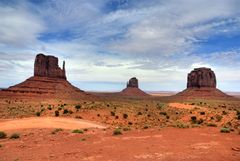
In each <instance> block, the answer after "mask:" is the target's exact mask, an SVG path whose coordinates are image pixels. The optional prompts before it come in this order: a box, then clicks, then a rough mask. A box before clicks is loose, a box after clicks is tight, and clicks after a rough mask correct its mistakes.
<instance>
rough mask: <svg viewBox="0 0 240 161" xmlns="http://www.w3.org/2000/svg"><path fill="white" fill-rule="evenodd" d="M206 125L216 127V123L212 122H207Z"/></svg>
mask: <svg viewBox="0 0 240 161" xmlns="http://www.w3.org/2000/svg"><path fill="white" fill-rule="evenodd" d="M207 126H210V127H217V125H216V124H214V123H208V124H207Z"/></svg>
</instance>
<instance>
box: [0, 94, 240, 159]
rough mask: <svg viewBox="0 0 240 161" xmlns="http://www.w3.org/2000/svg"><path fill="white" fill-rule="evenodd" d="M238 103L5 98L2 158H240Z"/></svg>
mask: <svg viewBox="0 0 240 161" xmlns="http://www.w3.org/2000/svg"><path fill="white" fill-rule="evenodd" d="M239 105H240V100H236V99H235V100H172V99H169V98H164V97H152V98H117V97H105V96H104V97H103V98H101V99H86V100H61V99H56V100H53V99H51V100H50V99H49V100H40V101H39V100H31V99H22V98H21V99H15V98H14V99H6V98H4V99H0V131H3V132H5V133H6V134H7V137H6V138H1V139H0V161H27V160H34V161H46V160H50V161H62V160H64V161H75V160H76V161H100V160H101V161H135V160H138V161H144V160H146V161H151V160H152V161H156V160H163V161H172V160H174V161H175V160H176V161H178V160H184V161H192V160H193V161H201V160H202V161H205V160H207V161H216V160H217V161H239V160H240V121H239V120H240V119H239V118H240V112H239V111H240V106H239ZM56 113H57V114H58V115H56ZM222 129H225V130H227V133H222V132H220V131H221V130H222ZM14 133H16V134H18V136H19V138H11V135H12V134H14ZM119 133H121V134H119ZM117 134H119V135H117Z"/></svg>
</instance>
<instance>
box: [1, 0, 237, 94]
mask: <svg viewBox="0 0 240 161" xmlns="http://www.w3.org/2000/svg"><path fill="white" fill-rule="evenodd" d="M239 7H240V1H239V0H211V1H209V0H198V1H193V0H167V1H166V0H91V1H90V0H68V1H65V0H41V1H40V0H21V1H18V0H15V1H14V0H0V20H1V21H0V35H1V36H0V79H1V81H0V87H8V86H11V85H14V84H16V83H20V82H21V81H23V80H25V79H27V78H28V77H30V76H31V75H33V63H34V57H35V55H36V54H37V53H45V54H48V55H55V56H57V57H59V59H60V63H61V62H62V61H63V60H65V61H66V70H67V77H68V80H69V81H70V82H71V83H73V84H74V85H76V86H77V87H79V88H80V89H83V90H99V91H118V90H121V89H122V88H124V87H125V83H126V82H127V80H128V79H129V78H131V77H134V76H135V77H137V78H138V79H139V82H140V87H141V88H142V89H143V90H146V91H161V90H170V91H180V90H183V89H184V88H185V87H186V79H187V73H189V72H190V71H191V70H193V68H196V67H203V66H204V67H210V68H212V69H213V70H214V71H215V73H216V76H217V84H218V85H217V86H218V88H219V89H221V90H223V91H240V83H239V82H240V74H239V73H240V72H239V71H240V41H239V40H240V10H239ZM59 65H60V66H61V64H59Z"/></svg>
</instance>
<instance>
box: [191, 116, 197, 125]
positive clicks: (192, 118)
mask: <svg viewBox="0 0 240 161" xmlns="http://www.w3.org/2000/svg"><path fill="white" fill-rule="evenodd" d="M191 121H192V123H194V124H195V123H196V122H197V117H196V116H192V117H191Z"/></svg>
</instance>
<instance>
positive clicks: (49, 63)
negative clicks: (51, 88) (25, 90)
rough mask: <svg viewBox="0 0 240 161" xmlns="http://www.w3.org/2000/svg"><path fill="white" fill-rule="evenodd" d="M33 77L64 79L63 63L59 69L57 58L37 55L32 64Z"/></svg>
mask: <svg viewBox="0 0 240 161" xmlns="http://www.w3.org/2000/svg"><path fill="white" fill-rule="evenodd" d="M34 76H38V77H49V78H60V79H66V72H65V62H63V69H61V68H60V67H59V66H58V58H57V57H54V56H46V55H44V54H38V55H37V56H36V59H35V63H34Z"/></svg>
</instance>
